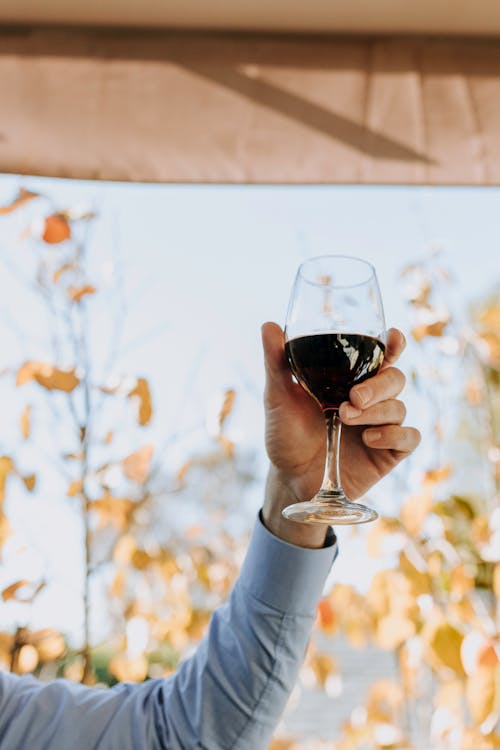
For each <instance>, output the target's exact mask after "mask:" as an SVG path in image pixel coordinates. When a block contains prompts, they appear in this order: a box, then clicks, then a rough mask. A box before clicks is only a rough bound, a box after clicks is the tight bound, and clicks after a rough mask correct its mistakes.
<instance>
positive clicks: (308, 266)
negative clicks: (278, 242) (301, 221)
mask: <svg viewBox="0 0 500 750" xmlns="http://www.w3.org/2000/svg"><path fill="white" fill-rule="evenodd" d="M385 335H386V334H385V320H384V310H383V307H382V298H381V295H380V289H379V286H378V282H377V276H376V273H375V269H374V268H373V266H372V265H371V264H370V263H367V262H366V261H364V260H361V259H359V258H351V257H349V256H346V255H324V256H319V257H317V258H310V259H309V260H306V261H305V262H304V263H302V265H301V266H300V267H299V269H298V271H297V276H296V278H295V283H294V286H293V290H292V294H291V297H290V303H289V306H288V313H287V319H286V326H285V351H286V355H287V357H288V361H289V363H290V367H291V370H292V372H293V374H294V376H295V378H296V379H297V381H298V382H299V383H300V385H301V386H302V387H303V388H304V389H305V390H306V391H307V393H309V395H310V396H312V397H313V398H314V399H315V401H316V402H317V403H318V405H319V406H320V408H321V409H322V411H323V414H324V416H325V420H326V465H325V473H324V477H323V482H322V485H321V488H320V490H319V491H318V493H317V494H316V495H315V496H314V497H313V498H312V499H311V500H306V501H304V502H299V503H294V504H292V505H289V506H288V507H287V508H285V509H284V510H283V515H284V516H285V518H288V519H291V520H294V521H302V522H304V523H331V524H353V523H366V522H367V521H373V520H375V519H376V518H377V515H378V514H377V513H376V512H375V511H374V510H372V509H370V508H367V507H365V506H364V505H361V504H359V503H353V502H351V501H350V500H349V499H348V498H347V497H346V495H345V494H344V490H343V489H342V485H341V482H340V464H339V449H340V433H341V427H342V424H341V422H340V419H339V415H338V411H339V407H340V405H341V403H342V402H343V401H348V400H349V391H350V390H351V388H352V387H353V386H354V385H357V384H358V383H362V382H363V381H364V380H367V379H368V378H371V377H373V376H374V375H376V373H377V372H378V371H379V369H380V366H381V364H382V361H383V359H384V351H385Z"/></svg>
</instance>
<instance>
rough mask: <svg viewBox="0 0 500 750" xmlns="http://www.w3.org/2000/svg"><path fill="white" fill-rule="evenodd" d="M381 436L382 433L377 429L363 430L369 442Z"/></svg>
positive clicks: (373, 441) (375, 440) (374, 441)
mask: <svg viewBox="0 0 500 750" xmlns="http://www.w3.org/2000/svg"><path fill="white" fill-rule="evenodd" d="M381 437H382V433H381V432H380V431H379V430H365V439H366V440H368V442H369V443H376V442H377V440H380V438H381Z"/></svg>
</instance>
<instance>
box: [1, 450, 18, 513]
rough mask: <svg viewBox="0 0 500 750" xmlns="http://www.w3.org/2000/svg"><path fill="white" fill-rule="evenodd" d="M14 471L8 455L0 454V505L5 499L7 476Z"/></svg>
mask: <svg viewBox="0 0 500 750" xmlns="http://www.w3.org/2000/svg"><path fill="white" fill-rule="evenodd" d="M13 471H15V466H14V462H13V461H12V459H11V458H10V457H9V456H0V505H1V504H2V503H3V501H4V500H5V485H6V484H7V477H8V476H9V474H10V473H11V472H13Z"/></svg>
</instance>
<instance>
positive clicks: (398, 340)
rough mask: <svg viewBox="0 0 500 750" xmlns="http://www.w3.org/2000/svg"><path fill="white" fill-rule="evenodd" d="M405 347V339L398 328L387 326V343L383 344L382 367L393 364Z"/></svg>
mask: <svg viewBox="0 0 500 750" xmlns="http://www.w3.org/2000/svg"><path fill="white" fill-rule="evenodd" d="M405 347H406V339H405V337H404V334H403V333H402V332H401V331H400V330H399V328H389V330H388V331H387V343H386V346H385V352H384V362H383V364H382V369H384V370H385V369H386V368H387V367H390V365H393V364H394V362H396V360H397V359H399V357H400V355H401V354H402V353H403V351H404V349H405Z"/></svg>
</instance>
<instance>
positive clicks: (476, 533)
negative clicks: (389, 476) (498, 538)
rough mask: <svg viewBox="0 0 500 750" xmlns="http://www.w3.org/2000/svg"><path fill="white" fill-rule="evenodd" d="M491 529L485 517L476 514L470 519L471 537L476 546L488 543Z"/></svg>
mask: <svg viewBox="0 0 500 750" xmlns="http://www.w3.org/2000/svg"><path fill="white" fill-rule="evenodd" d="M492 533H493V532H492V530H491V528H490V524H489V521H488V519H487V518H484V517H483V516H478V517H477V518H474V519H473V521H472V527H471V537H472V540H473V542H474V544H475V545H476V546H477V547H482V546H483V544H488V543H489V542H490V540H491V536H492Z"/></svg>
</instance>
